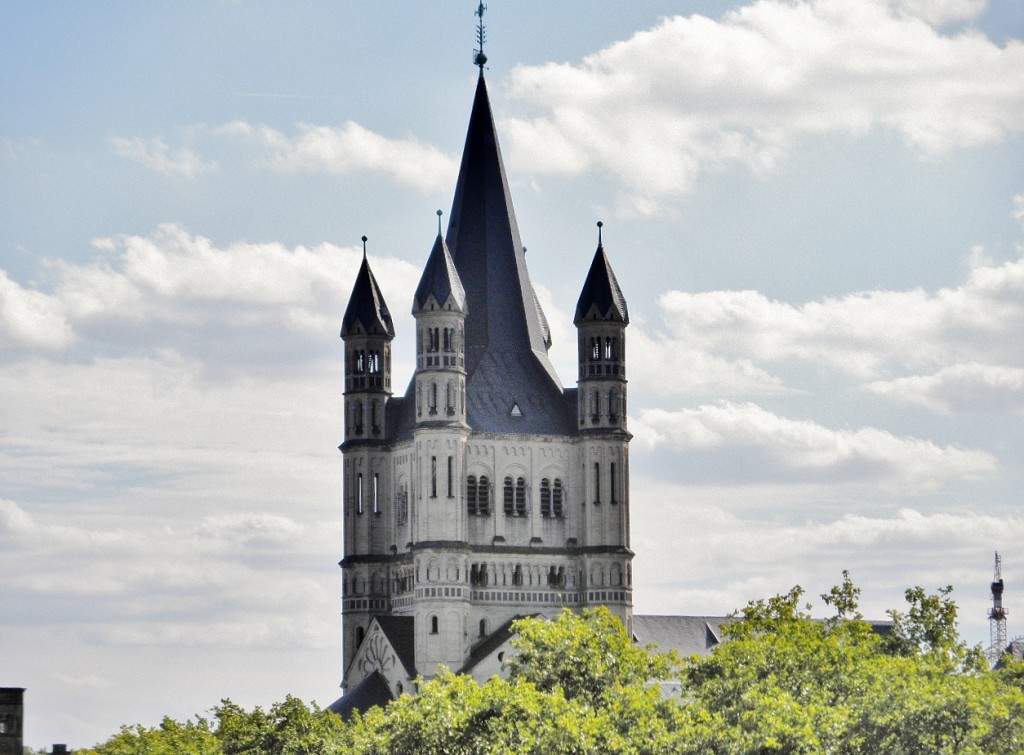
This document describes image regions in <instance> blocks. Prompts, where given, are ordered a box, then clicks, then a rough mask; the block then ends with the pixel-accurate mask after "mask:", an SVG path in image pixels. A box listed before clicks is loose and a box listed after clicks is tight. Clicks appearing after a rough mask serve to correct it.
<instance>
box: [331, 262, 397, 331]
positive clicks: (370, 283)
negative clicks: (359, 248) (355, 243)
mask: <svg viewBox="0 0 1024 755" xmlns="http://www.w3.org/2000/svg"><path fill="white" fill-rule="evenodd" d="M357 323H358V324H359V325H360V326H361V327H362V329H363V331H365V332H366V333H371V334H375V335H387V336H389V337H391V338H394V336H395V326H394V324H392V322H391V313H390V312H389V311H388V305H387V304H386V303H385V302H384V296H383V295H382V294H381V292H380V287H379V286H378V285H377V279H376V278H374V277H373V272H372V271H371V270H370V263H369V262H367V261H366V255H363V263H362V264H361V265H360V266H359V272H358V273H357V274H356V282H355V285H354V286H353V287H352V296H350V297H349V300H348V307H347V308H346V309H345V316H344V317H343V318H342V320H341V335H342V337H344V336H346V335H349V334H351V333H353V332H355V331H354V330H353V328H354V327H355V325H356V324H357Z"/></svg>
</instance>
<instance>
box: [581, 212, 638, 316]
mask: <svg viewBox="0 0 1024 755" xmlns="http://www.w3.org/2000/svg"><path fill="white" fill-rule="evenodd" d="M602 225H603V223H600V222H599V223H598V224H597V228H598V231H597V252H595V253H594V261H593V262H592V263H590V272H589V273H587V280H586V282H585V283H584V284H583V291H582V292H581V293H580V299H579V301H578V302H576V316H575V317H573V320H572V321H573V324H574V325H579V324H580V323H581V322H583V321H584V320H587V319H591V317H592V313H596V314H597V318H598V319H601V320H618V321H619V322H623V323H625V324H627V325H628V324H629V312H628V311H627V310H626V297H624V296H623V295H622V289H621V288H619V282H618V281H617V280H615V273H613V272H612V266H611V263H609V262H608V257H607V256H606V255H605V253H604V244H603V243H602V241H601V226H602Z"/></svg>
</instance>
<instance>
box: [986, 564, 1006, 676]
mask: <svg viewBox="0 0 1024 755" xmlns="http://www.w3.org/2000/svg"><path fill="white" fill-rule="evenodd" d="M988 620H989V631H990V633H991V640H992V644H991V646H990V647H989V649H988V653H987V655H988V660H989V665H990V666H995V664H996V662H997V661H998V660H999V658H1000V657H1001V656H1002V655H1003V653H1005V652H1006V648H1007V646H1008V641H1007V639H1006V609H1005V608H1003V560H1002V559H1001V558H1000V557H999V551H996V569H995V574H993V576H992V610H990V611H989V612H988Z"/></svg>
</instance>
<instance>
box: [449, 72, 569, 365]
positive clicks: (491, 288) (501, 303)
mask: <svg viewBox="0 0 1024 755" xmlns="http://www.w3.org/2000/svg"><path fill="white" fill-rule="evenodd" d="M448 248H449V249H451V250H452V259H454V260H455V266H456V268H458V271H459V275H460V276H461V277H462V284H463V285H464V286H465V287H466V298H467V300H468V303H469V311H470V312H472V313H473V315H472V317H471V318H470V320H469V321H468V322H467V323H466V370H467V372H468V373H469V374H473V372H474V371H475V370H476V367H477V365H478V364H479V363H480V359H481V358H482V356H483V354H484V353H485V352H487V350H488V349H491V348H497V349H506V348H516V349H529V350H531V351H533V352H534V353H535V355H536V357H537V359H538V360H539V361H540V362H541V364H542V366H543V367H544V369H545V371H547V372H548V373H549V374H550V375H551V379H552V380H554V381H555V383H556V384H557V383H558V378H557V376H556V375H555V371H554V368H553V367H552V366H551V363H550V362H549V361H548V357H547V346H546V345H545V343H544V328H543V326H542V325H541V322H540V318H539V317H538V316H537V306H536V304H535V302H534V293H533V285H532V284H531V283H530V278H529V276H528V275H527V272H526V257H525V256H524V255H523V251H522V249H523V245H522V242H521V240H520V237H519V226H518V225H517V223H516V215H515V210H514V209H513V208H512V197H511V194H510V193H509V189H508V180H507V179H506V178H505V166H504V164H503V162H502V160H501V150H500V148H499V147H498V140H497V137H496V136H495V132H494V119H493V117H492V116H491V105H490V101H489V100H488V97H487V85H486V84H485V83H484V77H483V75H481V76H480V77H479V79H478V80H477V85H476V97H475V98H474V100H473V112H472V115H470V119H469V131H468V133H467V134H466V146H465V149H464V150H463V153H462V166H461V167H460V169H459V180H458V183H457V184H456V186H455V199H454V200H453V202H452V213H451V217H450V219H449V222H448Z"/></svg>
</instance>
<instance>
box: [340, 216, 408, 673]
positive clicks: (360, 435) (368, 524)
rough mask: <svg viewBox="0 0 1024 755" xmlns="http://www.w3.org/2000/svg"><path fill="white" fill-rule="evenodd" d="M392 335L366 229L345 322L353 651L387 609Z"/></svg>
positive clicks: (347, 643)
mask: <svg viewBox="0 0 1024 755" xmlns="http://www.w3.org/2000/svg"><path fill="white" fill-rule="evenodd" d="M394 337H395V328H394V324H393V323H392V321H391V313H390V312H389V311H388V306H387V304H386V303H385V301H384V296H383V295H382V294H381V292H380V287H379V286H378V285H377V279H376V278H374V277H373V272H372V271H371V270H370V263H369V261H368V260H367V258H366V237H365V236H363V261H362V264H360V266H359V272H358V273H357V274H356V282H355V285H354V286H353V287H352V296H351V297H349V303H348V308H347V309H346V310H345V316H344V317H343V318H342V321H341V338H342V341H343V342H344V344H345V440H344V442H343V443H342V444H341V446H340V448H341V452H342V459H343V461H342V466H343V476H344V493H343V495H344V501H343V507H342V508H343V517H344V529H345V554H346V557H347V558H349V559H350V564H351V566H350V568H348V569H347V570H346V573H345V575H344V579H343V585H342V595H343V597H342V616H343V620H342V623H343V628H342V632H343V636H344V640H343V652H347V653H351V652H352V651H353V650H354V649H355V647H356V646H357V645H358V644H359V643H360V642H361V641H362V637H363V634H364V633H365V631H366V628H367V627H368V625H369V622H370V617H371V616H373V615H375V614H376V613H379V612H381V611H384V610H386V609H387V589H386V585H385V583H384V571H383V570H381V569H380V568H375V566H374V564H375V559H376V558H377V557H379V556H381V555H383V554H384V553H386V551H387V545H388V538H387V529H388V528H387V521H386V520H385V519H384V518H383V517H382V513H383V506H384V492H385V490H387V489H388V473H389V469H390V464H389V461H390V455H389V453H388V450H387V437H386V425H385V416H386V413H387V409H388V404H389V401H390V400H391V341H392V340H393V339H394ZM351 595H359V596H361V597H360V598H358V599H353V598H351V597H350V596H351Z"/></svg>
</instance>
